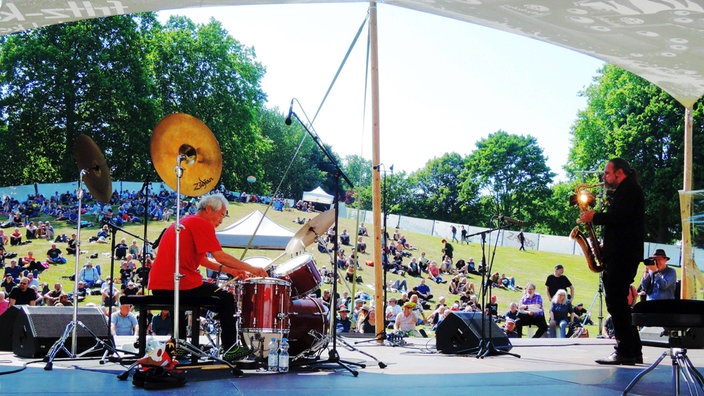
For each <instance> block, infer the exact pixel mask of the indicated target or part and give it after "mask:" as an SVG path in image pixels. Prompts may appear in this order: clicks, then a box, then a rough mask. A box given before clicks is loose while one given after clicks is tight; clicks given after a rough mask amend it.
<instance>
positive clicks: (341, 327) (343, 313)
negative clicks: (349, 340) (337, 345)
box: [335, 304, 352, 334]
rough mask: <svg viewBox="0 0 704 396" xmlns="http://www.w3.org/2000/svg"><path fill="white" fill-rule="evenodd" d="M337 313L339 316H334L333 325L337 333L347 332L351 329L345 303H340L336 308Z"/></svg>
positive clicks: (348, 312)
mask: <svg viewBox="0 0 704 396" xmlns="http://www.w3.org/2000/svg"><path fill="white" fill-rule="evenodd" d="M337 313H338V314H339V316H338V317H337V318H335V327H336V328H337V333H338V334H340V333H349V332H350V330H351V329H352V321H351V320H350V316H349V314H350V310H349V308H347V306H346V305H344V304H341V305H340V308H338V310H337Z"/></svg>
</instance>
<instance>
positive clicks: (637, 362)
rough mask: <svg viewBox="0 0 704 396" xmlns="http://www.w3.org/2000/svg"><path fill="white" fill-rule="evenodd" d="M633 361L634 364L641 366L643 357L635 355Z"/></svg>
mask: <svg viewBox="0 0 704 396" xmlns="http://www.w3.org/2000/svg"><path fill="white" fill-rule="evenodd" d="M635 360H636V364H643V355H642V354H641V355H636V357H635Z"/></svg>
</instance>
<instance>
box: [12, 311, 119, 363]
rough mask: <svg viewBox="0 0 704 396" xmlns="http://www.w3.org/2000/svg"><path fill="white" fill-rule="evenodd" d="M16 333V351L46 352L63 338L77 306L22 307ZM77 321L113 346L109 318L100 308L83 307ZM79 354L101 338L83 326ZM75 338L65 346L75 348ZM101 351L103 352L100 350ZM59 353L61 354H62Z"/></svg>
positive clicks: (79, 332) (78, 330)
mask: <svg viewBox="0 0 704 396" xmlns="http://www.w3.org/2000/svg"><path fill="white" fill-rule="evenodd" d="M18 308H20V312H19V313H18V315H17V318H16V319H15V323H14V328H13V332H12V351H13V352H14V353H15V355H17V356H19V357H24V358H35V357H40V356H44V355H46V354H47V353H48V352H49V350H50V349H51V347H52V345H54V343H55V342H56V341H57V340H58V339H59V338H61V336H62V335H63V333H64V330H65V329H66V326H67V325H68V324H69V323H70V322H71V321H72V320H73V307H32V306H29V305H22V306H19V307H18ZM77 320H78V321H79V322H82V323H83V324H84V325H85V327H87V328H88V329H90V331H92V332H93V333H94V334H95V335H96V336H97V337H98V338H99V339H101V340H103V341H105V342H108V343H110V344H111V345H112V337H110V332H109V331H108V322H107V317H106V316H105V314H104V313H103V311H102V310H101V309H100V308H98V307H79V308H78V317H77ZM76 336H77V338H78V340H77V341H78V343H77V350H76V352H77V353H80V352H84V351H87V350H88V349H90V348H91V347H92V346H94V345H96V344H97V343H98V341H97V340H96V339H95V338H94V337H93V336H92V335H91V334H90V333H89V332H88V331H86V329H84V328H83V327H82V326H80V325H77V326H76ZM72 342H73V341H72V337H71V336H70V335H69V337H68V338H67V339H66V342H65V343H64V345H65V346H66V349H67V350H69V351H70V350H71V346H72ZM98 353H102V351H99V352H98ZM57 356H61V355H60V354H58V355H57ZM64 356H65V354H64Z"/></svg>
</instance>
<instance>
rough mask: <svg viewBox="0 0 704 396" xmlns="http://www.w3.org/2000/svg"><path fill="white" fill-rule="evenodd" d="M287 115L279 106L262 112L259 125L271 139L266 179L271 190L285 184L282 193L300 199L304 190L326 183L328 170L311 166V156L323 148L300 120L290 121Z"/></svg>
mask: <svg viewBox="0 0 704 396" xmlns="http://www.w3.org/2000/svg"><path fill="white" fill-rule="evenodd" d="M284 117H285V116H284V115H283V114H281V113H279V111H278V109H274V110H264V111H263V112H262V113H261V117H260V121H259V125H260V127H261V129H262V133H263V135H264V137H265V138H266V139H267V140H268V141H269V142H270V147H269V149H268V151H267V152H265V153H264V157H265V158H266V160H265V161H263V175H262V176H263V178H262V180H265V181H266V183H267V185H268V186H269V190H267V191H269V192H270V193H273V192H274V188H276V187H277V186H278V185H279V184H281V187H280V189H279V194H280V195H281V196H283V197H287V198H294V199H299V198H301V197H302V195H303V191H306V190H310V189H311V188H315V187H317V186H318V185H322V184H323V183H324V181H325V179H326V176H327V174H326V173H325V172H322V171H321V170H320V169H319V168H318V167H315V166H311V161H310V158H311V156H316V157H317V155H314V154H312V153H317V152H318V151H319V148H318V147H317V146H316V145H315V143H314V142H313V141H312V140H311V139H310V138H308V137H307V133H306V132H305V130H303V127H301V126H300V125H298V124H297V123H294V124H291V125H290V126H289V125H286V124H285V123H284ZM304 137H305V139H304ZM302 140H303V141H302ZM311 186H312V187H311Z"/></svg>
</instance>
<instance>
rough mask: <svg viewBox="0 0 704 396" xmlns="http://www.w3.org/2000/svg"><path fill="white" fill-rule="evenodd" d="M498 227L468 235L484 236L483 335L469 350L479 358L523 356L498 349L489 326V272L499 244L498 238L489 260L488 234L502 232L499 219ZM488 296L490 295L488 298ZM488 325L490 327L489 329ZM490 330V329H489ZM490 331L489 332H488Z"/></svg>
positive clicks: (482, 263) (482, 262)
mask: <svg viewBox="0 0 704 396" xmlns="http://www.w3.org/2000/svg"><path fill="white" fill-rule="evenodd" d="M497 222H498V223H499V224H498V227H497V228H493V229H488V230H485V231H481V232H478V233H475V234H471V235H467V237H471V236H475V235H481V237H482V261H481V266H482V268H483V269H484V270H483V271H481V273H482V286H481V290H482V314H481V316H482V332H481V336H480V338H479V346H478V347H476V348H473V349H472V350H470V351H468V352H470V353H474V354H475V356H476V357H477V359H480V358H481V359H484V358H485V357H486V356H490V355H511V356H513V357H517V358H520V357H521V356H520V355H519V354H517V353H511V352H507V351H502V350H500V349H496V347H495V346H494V341H493V336H492V326H487V322H489V321H491V319H492V316H491V312H487V305H486V303H487V301H491V285H490V284H489V282H488V279H489V274H491V273H492V269H493V267H494V257H495V256H496V244H498V238H497V242H496V244H495V245H494V250H493V252H492V255H491V260H490V261H488V262H487V260H486V236H487V235H489V234H490V233H492V232H494V231H497V230H498V231H499V232H501V222H500V220H497ZM487 296H489V298H488V300H487ZM487 327H488V329H487ZM487 330H488V331H487ZM487 333H488V334H487Z"/></svg>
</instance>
